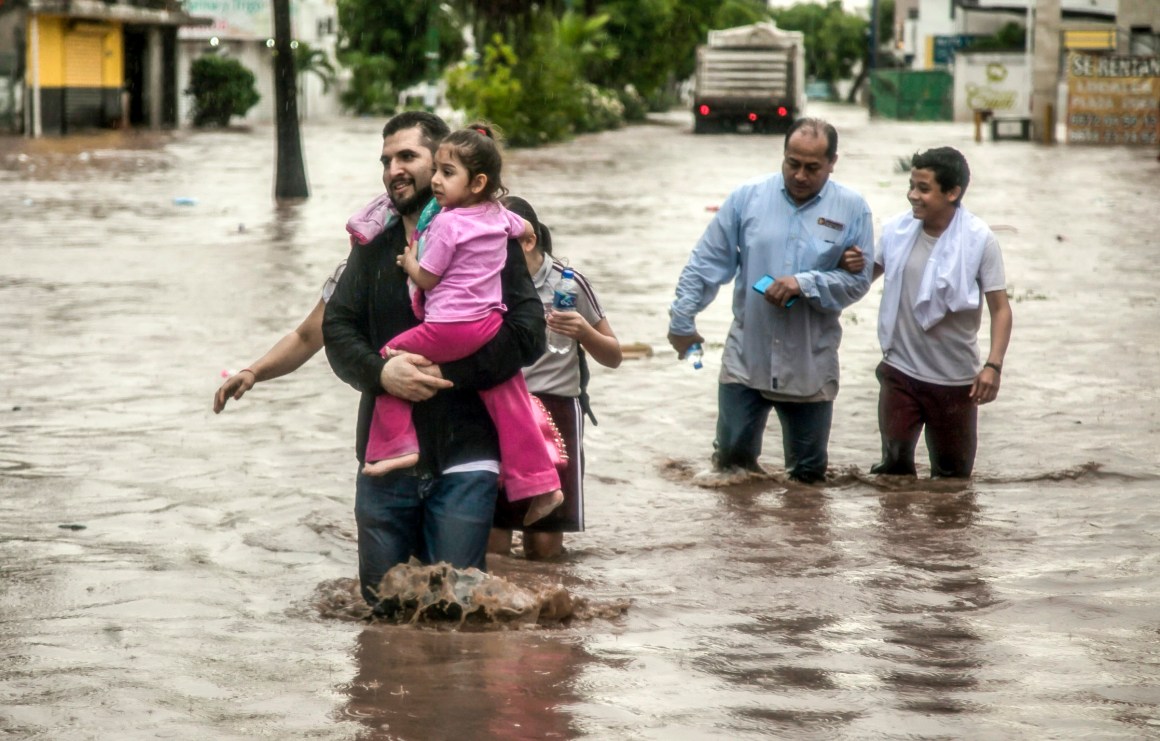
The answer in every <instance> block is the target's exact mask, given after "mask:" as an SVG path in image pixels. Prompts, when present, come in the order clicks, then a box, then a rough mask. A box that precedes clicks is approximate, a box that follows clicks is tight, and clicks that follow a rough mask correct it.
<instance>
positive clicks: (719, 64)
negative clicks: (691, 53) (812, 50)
mask: <svg viewBox="0 0 1160 741" xmlns="http://www.w3.org/2000/svg"><path fill="white" fill-rule="evenodd" d="M804 109H805V37H804V35H803V34H802V33H801V32H800V31H783V30H782V29H780V28H778V27H777V26H776V25H774V24H773V23H754V24H753V25H750V26H738V27H737V28H726V29H723V30H720V31H710V32H709V40H708V43H707V44H704V45H702V46H699V47H697V70H696V75H695V77H694V80H693V132H694V133H697V134H705V133H710V132H716V131H736V130H737V129H739V128H747V129H751V130H753V131H756V132H766V133H772V132H778V131H785V130H786V129H787V128H788V127H789V125H790V123H792V122H793V120H794V119H795V118H798V117H800V116H802V115H803V114H804Z"/></svg>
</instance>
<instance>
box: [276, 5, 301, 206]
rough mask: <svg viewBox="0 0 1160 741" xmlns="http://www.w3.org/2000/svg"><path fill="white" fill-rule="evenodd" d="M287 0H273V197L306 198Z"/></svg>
mask: <svg viewBox="0 0 1160 741" xmlns="http://www.w3.org/2000/svg"><path fill="white" fill-rule="evenodd" d="M290 41H291V39H290V0H274V120H275V122H276V124H277V127H276V130H277V134H276V137H277V148H278V153H277V158H278V163H277V168H276V170H275V173H274V198H277V199H282V198H309V197H310V185H309V184H308V183H307V182H306V162H305V161H304V160H303V159H302V134H301V132H300V131H299V130H298V70H297V69H296V68H295V65H294V49H293V48H292V47H291V46H290Z"/></svg>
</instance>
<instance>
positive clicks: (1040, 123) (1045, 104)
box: [1027, 0, 1062, 144]
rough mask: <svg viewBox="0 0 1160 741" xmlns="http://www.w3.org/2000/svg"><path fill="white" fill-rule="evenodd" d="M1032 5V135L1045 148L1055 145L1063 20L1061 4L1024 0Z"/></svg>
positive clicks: (1049, 1) (1054, 0)
mask: <svg viewBox="0 0 1160 741" xmlns="http://www.w3.org/2000/svg"><path fill="white" fill-rule="evenodd" d="M1027 1H1028V3H1034V4H1035V15H1034V16H1032V19H1033V23H1034V27H1033V28H1029V29H1027V33H1028V35H1029V36H1030V35H1031V34H1034V45H1033V46H1032V58H1031V62H1032V64H1031V131H1032V139H1034V140H1035V141H1037V142H1042V143H1044V144H1054V143H1055V122H1056V121H1057V120H1058V118H1059V111H1057V110H1056V99H1057V98H1058V97H1059V34H1060V20H1061V17H1062V13H1061V9H1060V0H1027Z"/></svg>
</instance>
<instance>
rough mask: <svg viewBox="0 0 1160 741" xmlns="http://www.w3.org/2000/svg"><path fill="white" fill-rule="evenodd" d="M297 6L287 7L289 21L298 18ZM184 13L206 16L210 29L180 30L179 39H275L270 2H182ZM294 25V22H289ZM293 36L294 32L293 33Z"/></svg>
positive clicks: (194, 0)
mask: <svg viewBox="0 0 1160 741" xmlns="http://www.w3.org/2000/svg"><path fill="white" fill-rule="evenodd" d="M296 6H297V3H296V2H291V3H290V17H291V19H294V18H296V17H297V7H296ZM184 9H185V12H186V13H189V14H190V15H195V16H209V17H211V18H213V19H214V23H213V25H212V26H182V27H181V28H180V29H178V37H179V38H183V39H208V38H211V37H213V36H217V37H218V38H221V39H250V40H257V41H261V40H265V39H269V38H272V37H273V36H274V16H273V13H272V11H271V7H270V0H185V5H184ZM291 24H292V25H293V20H292V21H291ZM292 33H293V31H292Z"/></svg>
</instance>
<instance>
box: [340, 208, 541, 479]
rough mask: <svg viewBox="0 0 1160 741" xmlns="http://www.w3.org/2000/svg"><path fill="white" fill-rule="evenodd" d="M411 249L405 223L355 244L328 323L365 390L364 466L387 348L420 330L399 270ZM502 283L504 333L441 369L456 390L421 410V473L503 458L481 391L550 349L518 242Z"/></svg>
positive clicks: (359, 443)
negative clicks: (405, 334) (382, 351)
mask: <svg viewBox="0 0 1160 741" xmlns="http://www.w3.org/2000/svg"><path fill="white" fill-rule="evenodd" d="M405 245H406V237H405V231H404V228H403V225H402V223H400V222H399V221H396V222H395V223H394V224H393V225H392V226H391V227H389V228H388V229H387V230H386V231H384V232H383V233H382V234H380V235H379V236H378V237H377V238H375V239H374V240H373V241H371V242H370V243H369V244H365V245H355V246H354V248H352V249H351V253H350V258H349V260H348V261H347V266H346V270H345V271H344V272H343V274H342V277H341V278H339V281H338V286H337V287H336V288H335V290H334V295H333V296H331V299H330V301H329V302H328V303H327V305H326V315H325V318H324V319H323V323H322V332H323V337H324V338H325V342H326V357H327V359H328V360H330V367H331V368H333V369H334V372H335V374H337V375H338V377H339V378H341V379H342V380H343V381H346V382H347V383H349V384H350V385H351V386H354V387H355V388H356V389H358V390H359V391H361V392H362V400H361V401H360V403H359V410H358V432H357V436H356V441H355V452H356V454H357V456H358V459H359V461H360V462H363V461H364V460H365V458H366V449H367V436H368V433H369V430H370V423H371V415H372V413H373V411H374V401H375V396H376V395H378V394H381V393H384V391H383V388H382V385H381V384H380V381H379V376H380V373H381V372H382V368H383V366H384V365H385V364H386V361H385V360H384V359H383V358H382V357H380V355H379V350H380V349H382V347H383V345H385V344H387V341H388V340H390V339H391V338H392V337H394V336H395V335H397V334H399V333H400V332H403V331H406V330H408V329H410V328H412V327H414V326H416V325H418V324H419V320H418V319H416V318H415V314H414V312H413V311H412V310H411V300H410V297H409V294H408V292H407V275H406V273H404V272H403V269H402V268H401V267H399V266H398V265H397V264H396V258H397V257H398V256H399V255H401V254H402V253H403V248H404V246H405ZM502 280H503V303H504V304H505V305H506V306H507V313H506V314H505V315H504V322H503V326H502V327H501V328H500V330H499V333H498V334H497V335H496V336H495V337H494V338H493V339H492V340H491V341H490V342H488V343H487V344H486V345H484V346H483V347H482V348H481V349H480V350H479V351H478V352H477V353H475V354H474V355H471V356H469V357H467V358H464V359H463V360H457V361H454V362H451V363H444V364H442V365H440V368H441V370H442V372H443V377H444V378H446V379H448V380H449V381H451V382H452V383H454V384H455V387H454V388H451V389H448V390H446V391H440V392H439V393H438V394H436V395H435V396H434V397H433V398H431V399H430V400H428V401H424V402H419V403H417V404H415V405H414V414H413V418H414V421H415V431H416V433H417V434H418V437H419V466H418V469H419V471H420V472H426V473H433V474H438V473H439V472H442V471H444V470H446V469H447V468H449V467H451V466H456V465H459V464H462V463H469V462H473V461H479V460H488V459H490V460H499V448H498V445H497V443H496V434H495V427H494V426H493V425H492V423H491V417H490V416H489V415H488V413H487V409H486V408H485V407H484V405H483V402H482V401H481V400H480V398H479V395H478V393H476V392H477V391H478V390H479V389H487V388H491V387H492V386H495V385H496V384H498V383H501V382H503V381H506V380H507V379H509V378H511V377H512V376H513V375H515V374H516V373H517V372H519V370H520V369H521V368H523V367H524V366H528V365H531V364H532V363H534V362H535V361H536V360H537V359H538V358H539V357H540V356H541V355H542V354H543V353H544V350H545V344H546V340H545V328H544V306H543V304H542V303H541V302H540V297H539V296H538V295H537V293H536V288H535V286H534V285H533V284H532V279H531V276H529V275H528V269H527V264H526V263H525V261H524V256H523V253H522V252H521V250H520V246H519V243H518V242H517V241H515V240H514V239H513V240H510V241H509V242H508V258H507V264H506V265H505V266H504V269H503V273H502Z"/></svg>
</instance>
